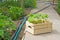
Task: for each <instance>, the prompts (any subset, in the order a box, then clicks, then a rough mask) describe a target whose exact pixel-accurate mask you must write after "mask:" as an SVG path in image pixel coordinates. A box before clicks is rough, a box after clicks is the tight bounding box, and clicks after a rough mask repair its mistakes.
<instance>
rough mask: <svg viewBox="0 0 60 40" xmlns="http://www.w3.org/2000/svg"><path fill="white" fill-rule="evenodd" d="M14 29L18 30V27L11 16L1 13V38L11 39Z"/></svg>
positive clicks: (1, 39) (2, 39)
mask: <svg viewBox="0 0 60 40" xmlns="http://www.w3.org/2000/svg"><path fill="white" fill-rule="evenodd" d="M13 30H16V27H15V24H14V23H13V22H12V20H11V18H8V17H7V16H4V15H2V13H0V40H10V38H11V35H12V31H13Z"/></svg>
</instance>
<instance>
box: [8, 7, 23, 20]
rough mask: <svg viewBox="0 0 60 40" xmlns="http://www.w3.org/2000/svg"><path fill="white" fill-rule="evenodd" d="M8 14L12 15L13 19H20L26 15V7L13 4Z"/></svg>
mask: <svg viewBox="0 0 60 40" xmlns="http://www.w3.org/2000/svg"><path fill="white" fill-rule="evenodd" d="M7 16H8V17H11V18H12V19H13V20H19V19H21V18H22V17H23V16H24V9H23V8H19V7H13V6H11V7H10V9H9V11H8V13H7Z"/></svg>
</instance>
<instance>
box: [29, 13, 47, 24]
mask: <svg viewBox="0 0 60 40" xmlns="http://www.w3.org/2000/svg"><path fill="white" fill-rule="evenodd" d="M47 18H48V15H47V14H41V13H37V14H30V15H29V18H28V21H29V22H31V23H35V24H37V23H43V22H45V21H46V19H47Z"/></svg>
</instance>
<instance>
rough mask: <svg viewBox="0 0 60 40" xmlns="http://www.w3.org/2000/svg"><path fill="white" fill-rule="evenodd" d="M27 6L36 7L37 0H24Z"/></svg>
mask: <svg viewBox="0 0 60 40" xmlns="http://www.w3.org/2000/svg"><path fill="white" fill-rule="evenodd" d="M24 6H25V8H36V0H24Z"/></svg>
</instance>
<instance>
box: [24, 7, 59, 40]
mask: <svg viewBox="0 0 60 40" xmlns="http://www.w3.org/2000/svg"><path fill="white" fill-rule="evenodd" d="M38 9H39V8H38ZM34 11H36V10H34ZM32 12H33V10H32ZM41 12H42V13H46V14H48V15H49V20H51V21H52V23H53V25H52V32H51V33H46V34H41V35H32V34H30V33H28V32H26V34H25V39H24V40H60V16H59V15H58V14H57V12H56V11H55V10H54V9H53V7H52V6H50V7H48V8H46V9H44V10H43V11H41Z"/></svg>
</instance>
